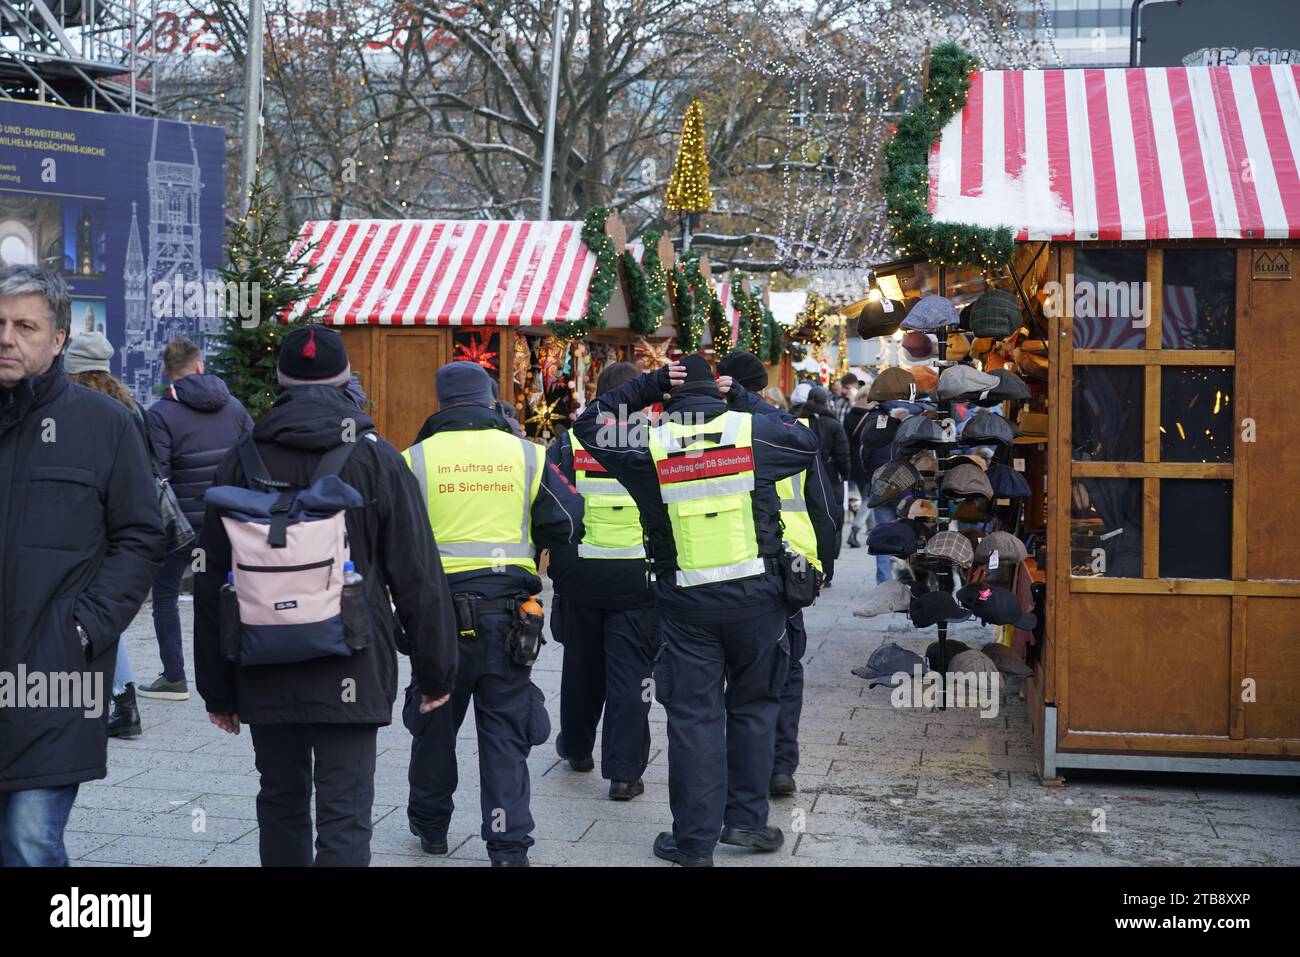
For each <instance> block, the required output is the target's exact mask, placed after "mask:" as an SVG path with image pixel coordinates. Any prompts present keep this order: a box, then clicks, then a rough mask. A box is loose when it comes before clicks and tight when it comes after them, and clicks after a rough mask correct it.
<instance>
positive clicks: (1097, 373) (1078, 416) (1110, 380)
mask: <svg viewBox="0 0 1300 957" xmlns="http://www.w3.org/2000/svg"><path fill="white" fill-rule="evenodd" d="M1145 375H1146V373H1145V372H1144V370H1143V368H1142V367H1141V366H1076V367H1075V369H1074V396H1073V400H1074V401H1073V418H1074V422H1073V430H1074V436H1073V443H1072V446H1073V457H1074V459H1075V461H1080V462H1087V461H1102V462H1140V461H1142V444H1143V420H1144V419H1145V413H1144V405H1143V399H1142V397H1143V393H1144V392H1145Z"/></svg>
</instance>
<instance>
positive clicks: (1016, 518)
mask: <svg viewBox="0 0 1300 957" xmlns="http://www.w3.org/2000/svg"><path fill="white" fill-rule="evenodd" d="M945 278H946V277H945V270H944V269H943V267H940V269H939V295H944V292H945V286H946V283H945ZM1017 285H1019V284H1018V283H1017ZM1021 296H1022V297H1023V292H1021ZM933 331H934V332H935V333H936V338H937V339H938V343H937V347H938V355H937V362H936V366H937V368H938V369H939V370H940V372H942V370H944V369H947V368H949V367H951V366H954V365H957V364H958V363H959V362H960V359H956V360H953V359H949V358H948V336H949V335H950V334H952V333H958V332H960V331H961V326H960V324H956V325H948V326H945V327H943V328H940V329H935V330H933ZM932 401H933V402H934V403H935V405H936V409H937V412H938V414H939V415H940V417H941V419H940V421H941V422H942V421H947V422H950V423H951V422H952V421H953V408H952V406H953V402H954V399H952V398H943V397H941V396H939V395H938V394H937V392H936V394H935V395H933V396H932ZM921 414H924V413H921ZM955 438H956V437H955V435H954V440H955ZM957 447H959V446H956V445H954V446H953V448H949V449H947V450H946V451H947V452H948V453H949V454H946V455H944V456H943V457H942V458H941V457H939V456H938V455H936V456H935V461H936V465H937V471H935V472H933V473H931V474H927V473H922V474H923V475H924V476H925V478H926V480H927V482H928V481H933V482H934V486H935V488H934V495H935V497H936V505H937V515H935V516H924V517H922V518H920V519H917V521H920V522H924V524H925V526H926V536H925V537H926V540H927V541H928V540H929V539H930V538H932V537H934V535H936V534H938V532H939V531H940V530H941V529H945V528H948V527H950V526H951V525H952V523H953V522H954V521H956V520H957V516H956V510H957V505H958V504H959V502H958V500H957V499H954V498H952V497H950V496H949V495H947V494H946V493H945V491H944V487H943V476H944V473H945V472H947V471H949V470H950V469H953V468H955V467H956V466H957V465H959V464H960V463H961V462H962V461H964V460H965V459H966V456H959V455H953V454H951V453H952V451H953V450H954V449H955V448H957ZM993 450H994V452H993V459H992V461H993V462H1002V463H1003V464H1009V461H1008V460H1010V461H1014V459H1013V456H1014V446H1013V445H1011V444H1008V445H1006V447H1005V448H1004V447H1003V446H1002V445H1001V444H995V445H994V446H993ZM996 501H997V498H996V497H994V498H991V499H990V500H989V509H988V512H987V513H986V517H985V521H989V520H991V519H992V518H994V517H995V516H996V515H997V513H996V511H995V509H996V508H997V506H996V505H995V503H996ZM1010 504H1011V505H1013V506H1015V505H1018V504H1019V505H1021V507H1019V508H1014V507H1013V508H1012V509H1011V512H1010V516H1009V518H1010V523H1009V524H1011V525H1012V534H1015V535H1017V537H1018V536H1019V531H1020V524H1021V519H1022V516H1023V512H1024V509H1023V503H1021V502H1019V501H1018V500H1016V499H1011V500H1010ZM917 554H918V555H919V554H923V548H922V549H920V550H918V552H917ZM909 564H911V563H909ZM913 571H914V572H917V571H924V574H925V576H926V578H927V579H930V580H928V581H926V582H925V583H926V584H927V585H930V584H931V583H933V584H934V585H937V587H938V589H939V590H942V591H944V592H946V593H948V594H952V593H953V591H954V585H955V584H956V582H955V578H956V576H957V575H958V574H959V573H958V571H957V566H956V565H954V563H953V562H951V561H943V562H941V563H940V567H939V568H928V569H917V568H916V567H915V565H914V567H913ZM909 618H910V613H909ZM948 624H949V623H948V622H947V621H939V622H937V623H936V627H937V628H938V635H937V638H938V640H937V642H935V644H937V645H938V652H939V655H938V662H937V670H938V671H939V672H940V674H945V675H946V674H947V672H948V662H949V658H950V654H949V647H948ZM945 688H946V686H945V684H944V683H943V682H940V683H939V685H938V687H937V688H936V704H937V707H938V708H939V710H945V709H946V708H947V701H946V698H945Z"/></svg>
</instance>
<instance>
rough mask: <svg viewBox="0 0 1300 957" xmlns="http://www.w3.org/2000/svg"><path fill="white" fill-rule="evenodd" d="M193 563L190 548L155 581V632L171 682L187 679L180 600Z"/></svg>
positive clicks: (164, 566) (172, 559) (171, 558)
mask: <svg viewBox="0 0 1300 957" xmlns="http://www.w3.org/2000/svg"><path fill="white" fill-rule="evenodd" d="M189 562H190V546H189V545H186V546H185V547H184V548H179V549H177V550H176V551H174V552H171V553H170V554H169V555H168V556H167V557H166V558H165V559H164V560H163V563H162V567H161V568H159V569H158V575H157V577H156V578H154V580H153V630H154V634H155V635H156V636H157V638H158V654H159V656H160V657H161V658H162V666H163V675H164V676H165V677H166V678H167V680H168V681H184V680H185V653H184V652H183V651H182V650H181V613H180V605H179V602H178V601H177V599H178V598H179V597H180V593H181V578H183V577H184V575H185V566H186V565H187V564H189Z"/></svg>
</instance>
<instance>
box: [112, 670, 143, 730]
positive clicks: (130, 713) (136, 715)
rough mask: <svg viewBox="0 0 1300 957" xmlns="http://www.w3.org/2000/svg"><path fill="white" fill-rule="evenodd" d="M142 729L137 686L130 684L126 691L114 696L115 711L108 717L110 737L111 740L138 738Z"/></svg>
mask: <svg viewBox="0 0 1300 957" xmlns="http://www.w3.org/2000/svg"><path fill="white" fill-rule="evenodd" d="M142 730H143V729H142V728H141V727H140V707H139V705H137V704H136V701H135V684H134V683H130V684H128V685H127V686H126V690H125V691H123V692H122V693H121V694H119V695H114V696H113V711H112V713H111V714H110V715H109V716H108V736H109V737H110V738H138V737H140V734H141V732H142Z"/></svg>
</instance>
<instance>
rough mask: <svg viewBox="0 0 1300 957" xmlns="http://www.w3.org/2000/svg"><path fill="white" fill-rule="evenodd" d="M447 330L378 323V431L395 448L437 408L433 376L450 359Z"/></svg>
mask: <svg viewBox="0 0 1300 957" xmlns="http://www.w3.org/2000/svg"><path fill="white" fill-rule="evenodd" d="M450 342H451V330H449V329H437V328H430V327H428V326H425V327H415V326H410V327H400V326H398V327H394V326H386V327H379V328H378V330H377V342H376V345H377V346H378V353H379V354H378V356H377V357H376V358H377V359H378V363H377V365H378V369H379V376H380V378H381V380H382V382H383V389H382V399H381V400H380V402H379V419H377V420H376V424H377V425H378V426H379V431H380V433H381V434H382V435H383V436H384V438H386V439H388V440H389V441H390V442H392V443H393V445H395V446H397V448H399V449H404V448H407V447H408V446H410V445H412V444H414V442H415V436H416V435H417V434H418V433H419V431H420V426H422V425H424V420H425V419H427V418H428V417H429V416H431V415H433V413H435V412H437V411H438V396H437V391H436V389H435V387H434V378H435V376H436V375H437V372H438V369H439V368H440V367H441V366H442V365H444V364H445V363H447V362H448V361H450V358H451V357H450V355H449V353H450V352H451V347H450V345H449V343H450Z"/></svg>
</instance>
